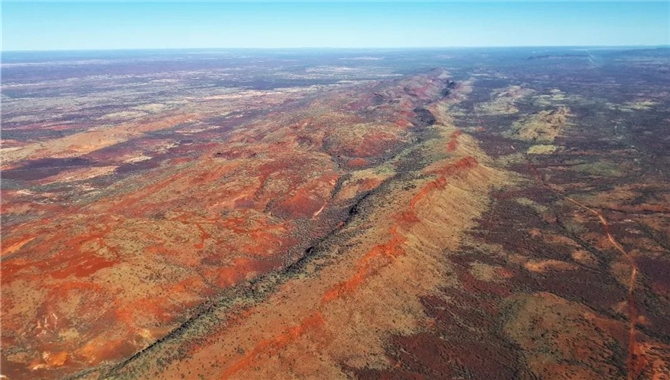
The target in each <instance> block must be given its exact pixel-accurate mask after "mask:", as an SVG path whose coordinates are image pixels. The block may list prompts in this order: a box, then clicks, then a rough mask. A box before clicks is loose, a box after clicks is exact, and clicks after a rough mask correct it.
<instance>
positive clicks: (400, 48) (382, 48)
mask: <svg viewBox="0 0 670 380" xmlns="http://www.w3.org/2000/svg"><path fill="white" fill-rule="evenodd" d="M654 47H655V48H670V44H649V45H645V44H638V45H508V46H490V45H489V46H485V45H480V46H399V47H379V46H369V47H332V46H299V47H296V46H294V47H158V48H111V49H105V48H83V49H44V50H35V49H25V50H24V49H19V50H0V53H2V54H4V53H50V52H106V51H108V52H113V51H147V50H152V51H167V50H172V51H176V50H422V49H424V50H436V49H514V48H654Z"/></svg>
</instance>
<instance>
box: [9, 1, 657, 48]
mask: <svg viewBox="0 0 670 380" xmlns="http://www.w3.org/2000/svg"><path fill="white" fill-rule="evenodd" d="M2 11H3V12H2V19H3V27H2V29H3V38H2V40H3V41H2V42H3V44H2V51H3V52H18V51H103V50H167V49H171V50H173V49H416V48H422V49H440V48H444V49H449V48H454V49H460V48H498V47H575V48H578V47H653V46H667V45H670V4H669V3H668V2H658V1H655V2H639V1H638V2H555V3H554V2H501V1H497V2H470V3H460V2H430V3H415V2H413V3H403V2H388V3H386V2H373V3H353V2H340V3H323V2H319V3H314V2H300V3H280V2H271V3H258V2H251V3H227V2H207V3H175V2H151V3H136V2H115V3H101V2H77V3H58V2H50V3H35V2H3V7H2Z"/></svg>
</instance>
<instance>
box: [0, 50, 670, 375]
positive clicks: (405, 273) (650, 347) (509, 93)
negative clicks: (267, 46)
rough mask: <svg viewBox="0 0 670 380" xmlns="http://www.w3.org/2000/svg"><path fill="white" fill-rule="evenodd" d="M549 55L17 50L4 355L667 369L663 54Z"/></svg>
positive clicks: (669, 78)
mask: <svg viewBox="0 0 670 380" xmlns="http://www.w3.org/2000/svg"><path fill="white" fill-rule="evenodd" d="M544 53H545V52H543V51H540V52H537V51H528V50H524V49H519V50H511V51H510V50H492V51H479V50H466V51H417V52H398V51H371V52H365V54H362V52H360V51H332V52H273V53H261V52H249V54H247V55H238V53H234V52H225V51H224V52H216V51H214V52H199V53H198V54H195V53H193V52H171V53H169V54H168V53H151V54H154V55H151V54H150V53H145V54H146V56H145V55H142V54H139V53H138V55H137V56H135V57H131V58H128V57H127V56H119V57H97V56H95V57H77V56H74V57H73V56H67V55H66V56H64V57H41V56H39V55H35V56H30V54H28V55H27V56H22V55H20V54H19V55H17V56H16V57H10V58H9V59H7V60H5V62H4V63H3V88H2V94H3V95H2V96H3V98H2V102H3V104H2V151H1V153H2V259H1V260H2V261H1V263H0V265H1V275H2V347H3V350H2V368H1V369H0V373H2V375H4V376H7V377H8V378H9V379H32V378H43V379H55V378H90V379H95V378H119V379H147V378H157V379H172V378H175V379H181V378H186V379H190V378H196V379H197V378H206V379H228V378H230V379H234V378H236V379H268V378H277V379H283V378H286V379H289V378H291V379H293V378H318V379H324V378H361V379H377V378H389V379H424V378H425V379H438V378H444V379H451V378H477V379H484V378H485V379H515V378H522V379H525V378H527V379H536V378H541V379H556V378H566V379H568V378H569V379H593V378H602V379H647V378H649V379H651V378H654V379H665V378H670V283H669V282H668V279H669V278H670V277H668V274H669V273H670V238H669V237H668V232H669V231H670V186H669V185H668V184H669V183H670V171H669V169H668V168H670V155H669V153H668V152H670V149H669V148H670V138H669V137H668V135H667V129H668V127H669V126H670V107H669V104H670V101H669V98H670V93H669V92H668V91H667V88H670V71H668V69H667V67H670V66H669V65H668V64H670V62H668V61H669V60H668V56H667V50H664V49H651V50H611V51H610V50H603V51H596V52H594V51H590V52H588V51H587V54H586V55H583V54H568V53H565V54H563V53H564V52H561V54H560V55H558V56H559V57H560V58H557V59H555V60H552V61H551V62H548V61H547V60H535V59H527V58H528V57H533V56H539V55H541V54H544ZM550 53H552V54H554V53H556V52H553V51H550ZM35 54H37V53H35ZM263 54H266V55H263ZM556 54H558V53H556Z"/></svg>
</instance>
